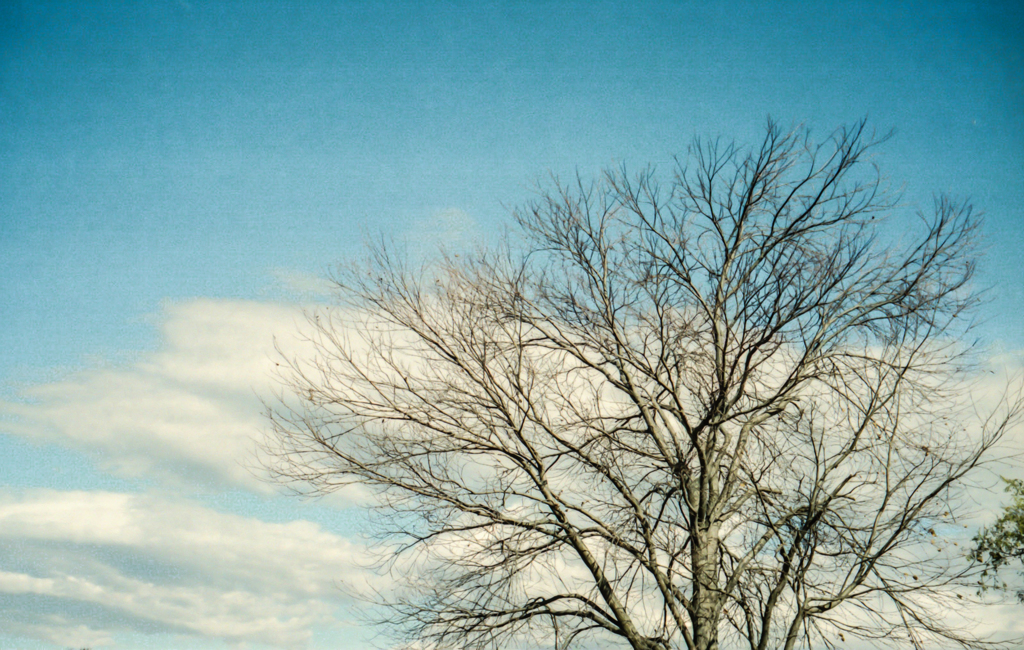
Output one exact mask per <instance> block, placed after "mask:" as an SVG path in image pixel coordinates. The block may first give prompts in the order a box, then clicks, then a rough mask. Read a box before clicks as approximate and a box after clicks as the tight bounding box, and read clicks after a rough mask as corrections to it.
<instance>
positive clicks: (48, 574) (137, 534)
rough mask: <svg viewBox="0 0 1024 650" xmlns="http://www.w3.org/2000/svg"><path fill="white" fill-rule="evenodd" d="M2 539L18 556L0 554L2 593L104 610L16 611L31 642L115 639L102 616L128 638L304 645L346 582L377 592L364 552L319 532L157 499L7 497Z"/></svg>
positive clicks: (329, 615) (47, 494)
mask: <svg viewBox="0 0 1024 650" xmlns="http://www.w3.org/2000/svg"><path fill="white" fill-rule="evenodd" d="M0 542H2V546H3V547H4V548H8V549H14V550H12V551H11V553H12V554H13V553H15V551H16V553H17V557H0V566H2V567H4V568H3V569H0V595H3V597H5V598H15V599H17V598H18V597H22V598H28V597H36V598H38V597H43V598H47V599H55V600H57V601H60V602H65V603H70V602H74V603H78V604H85V605H88V606H90V607H92V608H93V609H92V610H89V611H91V612H92V613H91V614H88V615H86V616H83V619H82V620H75V619H73V618H68V616H69V615H68V614H64V615H63V616H61V617H54V616H52V615H50V616H44V615H42V614H40V615H39V616H33V615H32V614H30V613H28V612H30V611H31V608H17V607H15V608H12V612H19V611H20V612H26V613H25V615H24V617H23V619H21V620H19V619H17V618H12V617H13V616H14V615H15V614H13V613H9V614H8V620H9V622H10V624H11V625H12V627H13V628H15V629H16V630H17V631H19V632H20V633H21V634H25V635H30V636H34V637H36V638H41V639H44V640H49V641H53V642H58V643H61V644H65V645H68V644H70V645H79V646H82V645H101V644H103V643H106V642H108V641H109V639H110V638H111V635H112V634H113V633H114V632H116V631H117V630H116V629H109V630H107V629H102V628H101V627H98V624H97V619H103V618H104V616H97V615H96V608H99V609H100V610H102V611H104V612H108V613H110V614H112V615H114V616H116V617H120V618H121V619H122V620H126V621H128V624H127V627H128V628H129V629H133V628H134V629H149V630H153V629H156V630H160V629H164V630H167V631H171V632H178V633H191V634H195V635H198V636H202V637H207V638H219V639H223V640H226V641H231V642H258V643H267V644H272V645H276V646H280V647H299V646H302V645H304V644H305V643H306V642H307V641H308V640H309V638H310V635H311V632H310V630H311V628H312V627H314V626H317V625H325V624H329V623H330V622H331V621H333V620H335V619H336V617H337V616H338V614H339V611H338V610H339V607H340V606H341V605H342V602H341V593H342V592H341V591H340V590H339V585H343V586H345V587H347V588H348V589H350V590H354V591H360V590H361V589H362V588H364V587H365V585H366V584H367V574H366V573H365V572H363V571H362V570H360V569H359V568H358V567H357V566H356V564H355V563H356V562H357V561H358V558H361V557H363V556H364V555H365V553H364V549H362V548H361V547H360V546H358V545H356V544H354V543H353V542H351V541H349V540H346V539H344V538H342V537H339V536H337V535H333V534H330V533H328V532H325V531H324V530H322V529H321V528H320V527H319V526H317V525H316V524H313V523H310V522H305V521H296V522H291V523H284V524H275V523H266V522H263V521H259V520H256V519H250V518H245V517H240V516H237V515H232V514H224V513H220V512H216V511H213V510H210V509H208V508H204V507H201V506H198V505H195V504H191V503H188V502H185V501H181V500H173V499H167V498H161V497H156V496H151V495H132V494H121V493H111V492H60V491H54V490H34V491H30V492H27V493H25V494H22V495H16V494H12V493H9V492H8V493H0ZM4 555H6V553H4ZM14 602H17V600H15V601H14ZM72 609H73V608H72Z"/></svg>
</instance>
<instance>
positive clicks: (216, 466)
mask: <svg viewBox="0 0 1024 650" xmlns="http://www.w3.org/2000/svg"><path fill="white" fill-rule="evenodd" d="M161 321H162V322H161V335H162V340H161V345H160V348H159V349H158V351H156V352H155V353H152V354H149V355H146V356H144V357H143V358H142V359H140V360H138V361H137V362H135V363H134V364H131V365H129V366H127V367H121V368H100V369H94V370H87V371H83V372H81V373H78V374H77V375H74V376H72V377H70V378H67V379H65V380H63V381H59V382H55V383H50V384H45V385H40V386H36V387H33V388H30V389H28V390H26V391H24V392H23V393H22V397H23V398H24V401H23V402H21V403H8V404H3V405H0V406H2V407H3V410H4V411H6V412H7V413H8V414H10V415H13V416H14V417H15V419H14V421H11V422H7V423H4V425H3V426H4V428H6V429H7V430H8V431H10V432H11V433H14V434H16V435H19V436H23V437H25V438H29V439H35V440H43V441H46V442H52V443H56V444H60V445H65V446H70V447H73V448H77V449H80V450H83V451H85V452H87V453H90V454H92V455H93V457H94V458H95V459H96V461H97V463H98V464H99V465H100V466H101V467H102V468H103V469H105V470H107V471H111V472H114V473H116V474H118V475H122V476H130V477H146V478H148V479H151V480H154V481H158V482H164V483H169V484H171V485H173V486H175V487H184V486H195V485H198V484H210V483H212V484H215V485H220V486H232V487H242V488H244V489H248V490H255V491H264V492H265V491H267V489H268V488H267V487H266V485H265V484H263V483H262V482H261V481H260V480H259V479H258V478H257V477H255V476H254V475H253V474H252V473H251V472H250V471H249V469H247V464H246V459H247V458H249V457H250V456H251V453H252V450H253V446H254V440H255V439H256V438H257V437H258V435H259V431H260V429H261V427H262V419H261V415H260V412H261V405H260V401H259V398H258V395H266V394H269V393H271V392H272V390H273V388H274V380H273V370H274V367H275V363H276V361H275V358H276V353H275V351H274V341H275V336H276V337H277V341H278V343H279V344H280V345H281V346H282V348H284V349H286V350H290V351H295V350H296V348H297V347H298V346H300V343H299V340H298V336H297V334H298V331H299V330H298V324H299V323H301V322H303V317H302V313H301V311H300V310H299V309H298V308H296V307H294V306H288V305H278V304H269V303H259V302H246V301H224V300H205V299H204V300H196V301H193V302H189V303H182V304H170V305H167V306H166V308H165V310H164V312H163V313H162V314H161Z"/></svg>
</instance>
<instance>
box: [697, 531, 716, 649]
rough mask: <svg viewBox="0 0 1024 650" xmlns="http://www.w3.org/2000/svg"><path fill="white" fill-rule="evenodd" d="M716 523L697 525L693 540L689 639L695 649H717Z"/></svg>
mask: <svg viewBox="0 0 1024 650" xmlns="http://www.w3.org/2000/svg"><path fill="white" fill-rule="evenodd" d="M718 529H719V526H718V524H711V525H710V526H701V527H700V528H699V532H698V534H697V535H696V536H695V538H694V540H693V551H692V558H693V641H694V645H695V646H696V650H718V612H719V602H720V600H721V594H720V593H719V591H718V553H719V548H718Z"/></svg>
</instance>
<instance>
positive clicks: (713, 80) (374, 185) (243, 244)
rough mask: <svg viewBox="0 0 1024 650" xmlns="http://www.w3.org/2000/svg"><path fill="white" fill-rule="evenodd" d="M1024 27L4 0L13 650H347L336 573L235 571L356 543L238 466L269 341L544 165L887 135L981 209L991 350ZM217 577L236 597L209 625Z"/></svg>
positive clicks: (0, 302)
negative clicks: (394, 254) (245, 535)
mask: <svg viewBox="0 0 1024 650" xmlns="http://www.w3.org/2000/svg"><path fill="white" fill-rule="evenodd" d="M1022 34H1024V9H1021V8H1020V7H1019V4H1018V3H1013V2H978V3H972V2H927V3H925V2H920V3H882V2H877V3H876V2H848V3H835V4H828V5H827V6H824V5H822V4H821V3H800V2H781V3H767V2H765V3H753V2H733V3H727V2H723V3H716V4H715V5H714V6H705V4H704V3H698V2H664V3H659V2H642V3H626V2H603V3H602V2H597V3H561V2H536V3H511V2H509V3H496V2H472V3H471V2H448V3H432V2H417V3H401V2H395V3H371V2H285V1H279V2H263V3H261V2H251V1H250V2H234V3H232V2H197V1H194V2H184V1H181V2H164V1H159V0H154V1H153V2H147V3H113V2H110V3H105V2H90V3H86V2H59V3H47V2H12V1H10V0H5V1H3V2H0V316H2V319H0V349H2V350H3V351H4V352H3V354H2V355H0V402H2V404H3V414H0V431H3V433H0V529H4V528H5V527H6V532H2V533H0V540H2V541H0V612H7V613H0V630H4V629H6V630H14V632H13V633H12V632H7V633H6V634H7V636H4V634H5V633H4V632H0V647H4V648H7V647H17V648H52V647H62V646H66V645H72V644H92V645H96V646H100V645H104V644H113V645H114V646H115V647H123V648H134V647H147V648H148V647H152V648H169V647H181V646H182V644H184V645H187V646H188V647H197V648H205V647H209V648H226V647H230V644H232V643H236V642H246V643H255V642H257V641H259V639H257V638H254V637H253V636H252V634H249V633H247V632H245V631H244V630H245V629H246V625H249V627H250V628H252V624H251V621H250V620H249V619H247V618H246V617H250V618H251V619H252V620H256V619H260V620H263V619H262V618H260V617H266V616H271V617H272V616H276V615H277V614H268V612H271V613H272V612H281V611H291V610H290V609H289V608H291V607H298V604H299V603H304V602H309V600H310V599H312V600H313V601H315V602H316V603H318V605H317V606H318V607H319V606H320V605H322V608H323V615H322V616H319V618H318V617H317V616H310V617H309V618H308V620H306V619H303V618H302V617H301V616H300V617H295V620H293V621H292V622H288V621H287V620H285V619H284V618H282V619H280V620H279V621H278V623H277V624H276V625H278V627H277V628H274V629H269V628H268V630H269V631H267V632H266V634H265V635H264V637H263V639H264V640H265V639H270V640H271V642H272V644H277V645H278V646H280V647H292V646H296V645H300V644H301V643H305V642H308V643H309V644H311V646H312V647H336V648H361V647H364V646H363V641H362V639H363V638H364V637H365V633H364V632H363V631H358V632H353V629H357V630H358V629H359V628H358V627H356V628H353V627H352V626H348V627H342V628H338V627H337V626H336V625H335V624H332V623H331V622H330V621H331V620H333V619H338V618H342V619H344V618H345V617H346V616H347V614H345V612H347V611H348V610H347V609H346V608H347V607H348V604H347V602H346V601H344V599H343V598H341V597H340V596H338V595H337V594H336V593H335V592H334V591H332V589H331V588H330V585H329V584H327V583H324V584H320V583H316V584H315V585H314V586H313V587H310V589H312V590H313V591H312V592H310V593H299V592H288V591H287V590H284V591H282V592H281V593H280V594H278V593H277V592H273V590H268V589H269V588H266V585H261V584H260V581H259V579H258V576H257V575H255V574H253V575H247V576H244V575H242V574H241V572H242V568H239V567H242V566H255V565H256V563H258V561H267V562H271V565H272V566H271V567H270V568H269V569H268V572H269V574H271V575H273V576H279V577H280V579H281V580H282V581H283V582H286V581H287V580H288V579H289V577H294V576H296V575H298V574H297V573H296V571H299V569H296V567H295V566H293V565H288V564H287V563H285V562H283V561H281V560H273V561H271V560H270V559H268V558H276V557H278V555H279V554H277V553H276V551H275V548H277V547H274V544H275V543H277V542H275V541H273V540H278V541H279V542H280V544H282V545H287V544H289V543H291V542H290V541H289V540H292V539H293V536H295V535H298V536H300V537H303V538H304V539H305V538H308V537H309V535H307V534H306V533H308V532H309V531H308V530H307V529H305V528H302V526H307V525H308V526H313V525H315V526H317V528H316V531H317V532H316V535H321V536H323V537H322V540H323V541H324V542H325V543H328V542H332V540H333V541H334V542H337V543H338V544H341V545H344V544H350V543H351V544H356V543H357V542H355V541H351V540H355V537H354V536H353V533H354V531H356V530H357V529H358V528H359V520H360V515H359V513H358V510H357V509H354V508H352V507H350V505H349V504H345V503H338V504H333V503H332V504H325V503H320V504H306V505H301V506H300V505H297V504H296V502H293V501H290V500H287V499H285V498H284V497H280V496H275V494H274V493H273V492H272V491H270V490H269V489H268V488H267V487H266V486H265V485H263V484H261V483H259V482H257V481H254V480H253V479H252V477H251V475H250V474H248V473H247V472H246V471H244V468H242V467H241V465H240V464H239V463H240V462H242V461H243V460H244V455H245V452H246V450H247V449H248V448H249V446H248V443H249V441H250V440H251V437H252V435H254V432H257V431H258V429H259V426H260V420H259V415H258V403H256V400H255V394H258V393H260V392H261V391H265V390H269V389H270V388H271V387H272V383H271V382H270V380H269V379H268V378H267V376H266V367H265V366H266V362H267V358H268V355H269V354H270V347H269V346H270V342H271V337H273V336H275V335H276V336H278V337H279V338H282V339H283V340H285V341H286V344H285V345H286V346H287V345H290V343H287V341H290V340H291V339H290V338H289V337H291V336H292V332H294V330H295V327H296V323H297V322H298V321H299V320H300V318H299V316H298V308H297V307H296V305H298V304H301V303H303V302H304V301H309V300H312V299H315V298H316V294H315V289H316V284H315V281H314V278H315V277H316V276H317V275H319V274H322V273H323V272H324V271H325V270H326V269H327V268H329V266H330V265H331V264H333V263H336V262H339V261H343V260H345V259H348V258H351V257H352V256H354V255H358V254H359V251H360V250H361V242H362V240H363V238H364V236H365V235H367V234H370V235H372V234H374V233H376V232H380V231H383V232H387V233H391V234H395V235H398V236H399V237H403V238H406V239H407V240H409V241H411V242H427V243H428V245H429V243H430V242H438V241H444V240H447V239H451V238H454V237H462V238H478V237H486V236H488V234H490V233H494V232H497V231H498V230H500V229H501V228H502V227H503V226H504V225H505V224H507V223H508V213H509V208H510V207H512V206H515V205H516V204H517V203H520V202H522V201H524V200H527V199H529V198H530V197H531V191H530V188H531V186H532V185H533V183H534V181H535V180H537V179H538V178H543V177H545V176H546V175H547V174H548V173H549V172H551V173H554V174H556V175H561V176H567V175H571V174H573V173H575V172H576V171H577V170H578V171H579V172H581V173H582V174H584V175H589V174H593V173H596V172H598V171H599V170H600V169H601V168H603V167H606V166H609V165H615V164H619V163H626V164H627V165H629V166H632V167H634V168H637V167H640V166H643V165H646V164H648V163H654V164H660V165H668V164H669V163H670V162H671V159H672V156H673V155H675V154H680V153H683V152H685V148H686V146H687V144H688V143H689V142H690V140H691V138H692V137H693V136H695V135H711V136H715V135H723V136H726V137H735V138H737V139H738V140H740V141H741V142H751V141H753V140H756V139H757V138H758V136H759V133H760V132H761V130H762V128H763V125H764V123H765V120H766V118H767V117H768V116H769V115H770V116H772V117H773V118H775V119H777V120H779V121H780V122H782V123H783V124H786V125H789V124H799V123H803V124H806V125H807V126H808V127H810V128H812V129H813V132H814V133H816V134H818V135H820V136H825V135H826V134H827V133H828V132H829V131H831V130H832V129H833V128H835V127H836V126H839V125H841V124H844V123H849V122H851V121H854V120H856V119H859V118H861V117H865V116H866V117H867V118H869V120H870V123H871V124H872V125H873V126H874V127H875V128H877V129H878V130H879V131H888V130H889V129H894V130H895V136H894V137H893V138H892V139H891V140H890V141H889V142H888V143H887V144H885V145H884V146H883V147H882V148H881V149H880V150H879V156H878V162H879V164H880V165H881V167H882V169H883V171H884V172H885V173H886V175H887V176H888V177H889V178H890V179H891V181H892V183H893V184H894V185H895V186H896V187H901V188H903V192H904V203H905V207H904V208H902V209H903V210H905V211H906V212H907V213H908V214H911V213H913V211H914V210H915V209H916V208H918V207H920V208H923V209H925V210H927V209H929V208H930V206H931V201H932V196H933V195H934V194H935V193H937V192H949V193H952V194H954V195H957V196H961V197H963V196H969V197H971V198H972V199H973V201H974V203H975V204H976V205H977V207H978V208H980V209H981V210H982V211H984V213H985V214H986V215H987V222H986V228H985V244H986V247H987V256H986V258H985V260H984V262H983V264H982V268H981V275H980V282H981V283H982V284H983V285H985V286H987V287H990V294H989V296H990V302H989V304H988V305H987V307H986V309H985V311H984V312H983V317H984V318H985V320H986V322H985V325H984V326H983V327H982V328H981V329H980V330H979V331H980V334H981V336H982V337H983V340H982V343H983V344H985V345H990V346H993V347H994V349H997V350H1002V351H1005V352H1014V351H1019V350H1022V349H1024V289H1022V286H1024V282H1022V281H1024V272H1022V270H1021V260H1022V259H1024V256H1022V254H1021V252H1020V251H1022V250H1024V207H1022V206H1024V182H1022V181H1021V179H1022V178H1024V74H1022V72H1021V71H1022V70H1024V44H1022V36H1021V35H1022ZM292 338H294V337H292ZM294 345H295V346H296V347H295V348H294V349H296V350H299V349H301V346H300V345H299V344H298V343H294ZM62 504H64V505H62ZM67 504H72V505H74V507H73V508H71V510H67V512H72V513H78V514H77V515H75V516H78V517H83V518H84V519H89V518H90V517H89V513H90V512H92V513H96V517H94V518H93V519H94V523H95V522H99V521H103V517H104V516H106V517H109V518H111V519H112V520H117V521H122V522H128V523H125V526H127V528H125V530H127V529H129V528H131V529H132V530H135V529H137V530H140V531H143V532H145V531H148V530H150V529H152V530H153V531H157V530H159V529H160V525H161V522H160V521H158V520H151V519H147V518H146V517H144V516H142V515H141V514H140V513H144V512H147V511H148V510H149V509H152V508H159V507H166V508H168V509H170V510H171V511H174V512H180V513H184V514H182V515H181V516H182V517H183V518H184V519H186V520H187V519H190V518H193V519H200V520H203V521H209V522H210V526H211V527H213V528H214V529H216V530H221V531H222V532H223V535H222V536H221V539H222V540H227V541H230V540H232V539H235V537H232V536H233V535H234V536H236V537H237V536H239V535H242V533H239V532H238V531H240V530H242V529H244V527H245V526H247V525H248V526H252V527H253V530H265V531H269V532H266V534H265V537H266V539H268V540H270V541H268V542H267V543H266V544H265V548H262V549H256V550H254V551H253V556H252V558H250V559H251V560H252V563H253V564H251V565H249V564H245V563H242V564H239V566H238V567H235V568H234V569H230V571H229V570H228V569H224V571H223V572H221V573H217V572H216V571H213V572H209V571H208V570H209V568H210V567H209V566H207V565H205V564H203V562H202V561H198V560H194V559H189V558H183V557H179V556H177V555H174V553H172V552H171V551H170V550H169V547H166V546H161V545H147V543H144V542H141V541H139V540H142V539H144V538H145V535H142V536H141V537H138V536H136V537H132V536H131V535H127V536H126V537H124V538H118V539H113V538H108V537H104V536H103V535H102V534H101V533H102V531H100V530H98V529H96V527H95V526H92V527H90V526H89V525H86V524H84V523H83V524H82V525H81V526H79V527H77V528H76V527H75V526H74V525H72V524H70V523H68V522H67V521H65V520H64V519H61V520H60V521H62V522H63V523H61V524H60V525H53V526H49V527H47V526H43V525H42V524H41V523H40V522H45V521H50V520H51V519H52V518H53V517H55V516H56V515H54V513H57V512H64V510H61V508H65V507H66V506H67ZM76 504H77V505H76ZM5 508H6V509H5ZM5 513H6V514H5ZM104 513H105V514H104ZM4 517H7V519H4ZM48 518H49V519H48ZM5 521H6V522H7V523H6V524H5V523H4V522H5ZM304 522H314V523H304ZM218 526H219V527H220V528H217V527H218ZM268 526H269V527H270V528H265V527H268ZM275 526H276V527H277V528H274V527H275ZM133 527H134V528H133ZM140 534H141V533H140ZM172 537H173V535H172ZM314 537H315V536H314ZM318 539H320V538H318ZM227 541H225V542H224V543H227ZM178 543H179V544H180V545H182V546H183V547H188V545H189V544H191V543H193V542H192V541H189V540H180V539H179V540H178ZM195 543H197V544H198V542H195ZM332 543H333V542H332ZM197 548H198V547H197ZM346 548H348V547H346ZM352 548H356V547H352ZM307 551H308V552H309V553H310V557H309V558H307V559H308V561H309V562H313V561H314V557H315V555H316V554H315V552H314V549H312V548H310V549H307ZM307 551H303V552H307ZM350 551H351V554H353V555H358V552H357V550H351V549H350ZM214 555H215V554H214ZM19 557H20V558H21V559H19ZM25 558H29V559H25ZM57 558H76V562H77V564H79V565H81V566H82V567H85V568H83V569H82V570H81V571H82V573H81V575H79V574H75V573H74V571H73V569H71V568H68V567H65V568H64V569H61V568H60V567H62V566H64V564H63V563H64V562H65V560H59V561H58V559H57ZM132 558H135V559H136V560H138V558H145V563H144V564H145V566H142V565H139V562H141V560H139V561H136V562H134V564H133V561H132ZM304 561H305V560H304ZM347 561H348V560H346V559H345V558H339V557H334V556H333V555H332V556H331V557H330V558H328V559H327V560H325V561H324V562H325V564H324V567H326V568H325V569H324V570H325V571H327V570H332V569H333V570H337V572H338V573H339V574H343V573H344V572H345V571H355V569H352V568H350V567H349V568H345V567H348V565H347V564H345V562H347ZM275 562H276V564H275ZM147 563H148V564H147ZM136 565H139V566H136ZM147 566H153V567H157V566H159V567H163V569H147V568H146V567H147ZM61 571H63V573H60V572H61ZM55 572H57V573H55ZM190 572H191V573H190ZM204 572H207V573H209V575H210V577H209V579H208V580H207V582H204V581H203V579H201V578H200V577H197V576H201V575H202V574H204ZM58 573H60V575H78V577H79V578H81V579H82V580H86V579H88V580H90V581H92V582H91V583H90V584H94V586H96V587H97V588H100V589H105V590H106V591H105V592H104V593H106V594H108V595H109V594H115V595H119V596H118V598H120V597H122V596H123V598H124V599H125V600H118V599H117V598H114V597H109V598H105V599H100V600H90V599H89V597H88V596H87V594H85V593H84V592H76V591H75V589H74V588H72V586H70V583H66V584H65V583H60V580H59V579H57V578H55V577H54V576H56V575H57V574H58ZM12 576H14V577H12ZM18 576H21V577H18ZM189 576H191V577H189ZM19 580H20V582H19ZM31 580H37V581H45V580H51V582H50V583H45V584H44V582H31ZM131 580H135V581H136V582H131ZM218 581H220V582H218ZM232 581H234V582H232ZM231 584H235V587H236V588H237V590H240V591H241V592H242V593H245V594H249V595H250V596H252V602H251V603H250V605H246V606H241V605H240V606H239V608H238V609H237V611H234V612H233V613H225V614H224V615H223V616H222V617H220V618H216V617H214V616H213V615H212V614H210V611H212V610H210V608H209V607H208V605H209V602H208V599H211V598H212V599H214V600H216V599H217V594H219V593H220V592H219V591H218V589H228V587H226V586H224V585H231ZM47 585H49V586H47ZM140 585H142V586H143V587H145V586H146V585H149V587H151V588H152V589H153V590H155V591H154V593H155V594H156V595H152V596H151V598H152V599H153V600H152V601H146V606H145V607H143V606H142V605H140V604H139V603H140V602H141V601H139V600H138V599H139V598H140V596H139V593H140V592H139V589H141V588H142V587H140ZM149 587H147V588H149ZM160 589H163V590H164V591H160ZM175 590H178V591H175ZM132 598H135V600H131V599H132ZM261 598H262V599H263V600H260V599H261ZM161 599H163V600H161ZM175 599H178V600H175ZM172 602H182V603H191V605H188V606H183V607H185V609H184V610H179V609H174V607H171V605H170V604H169V603H172ZM189 606H191V607H194V608H197V611H196V612H191V613H190V612H189V611H188V607H189ZM198 610H204V611H205V612H206V614H203V615H200V612H198ZM147 611H148V612H150V613H149V614H147V613H146V612H147ZM152 612H157V613H156V614H153V613H152ZM338 612H342V614H338ZM207 614H210V615H209V616H207ZM204 616H205V618H204ZM4 617H6V620H5V618H4ZM215 618H216V620H214V619H215ZM207 619H209V620H207ZM300 619H301V620H300ZM195 620H198V623H194V621H195ZM289 620H291V619H289ZM190 621H193V622H190ZM5 623H6V624H5ZM353 625H354V624H353ZM339 630H340V631H339ZM247 634H249V635H248V636H247ZM76 635H77V636H76ZM183 639H186V640H183ZM256 647H259V646H258V645H257V646H256Z"/></svg>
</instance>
